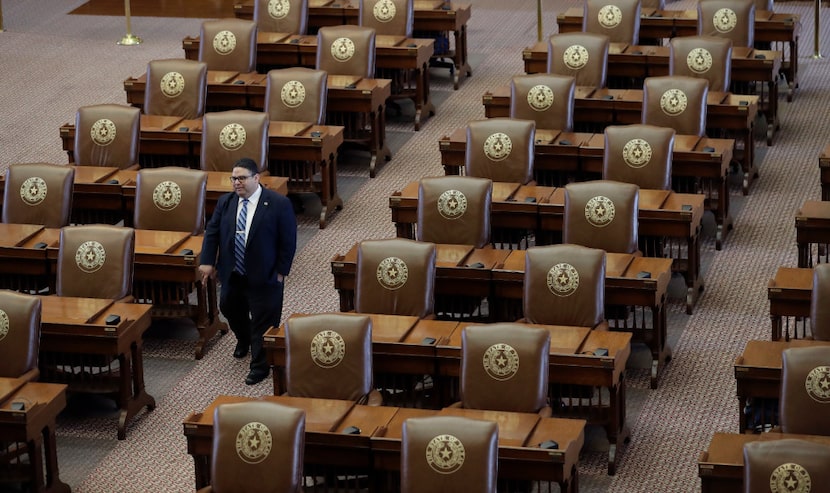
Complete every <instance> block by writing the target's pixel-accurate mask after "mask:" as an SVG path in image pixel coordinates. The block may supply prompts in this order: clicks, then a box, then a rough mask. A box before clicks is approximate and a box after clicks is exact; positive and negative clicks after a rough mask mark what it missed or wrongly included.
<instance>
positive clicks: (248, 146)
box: [200, 110, 268, 172]
mask: <svg viewBox="0 0 830 493" xmlns="http://www.w3.org/2000/svg"><path fill="white" fill-rule="evenodd" d="M243 157H247V158H251V159H253V160H254V161H255V162H256V163H257V166H258V167H259V170H260V172H264V171H265V170H267V169H268V115H267V114H266V113H264V112H261V111H248V110H230V111H220V112H216V113H205V117H204V119H203V123H202V147H201V155H200V160H201V168H202V170H204V171H231V170H233V165H234V163H236V162H237V161H239V160H240V159H242V158H243Z"/></svg>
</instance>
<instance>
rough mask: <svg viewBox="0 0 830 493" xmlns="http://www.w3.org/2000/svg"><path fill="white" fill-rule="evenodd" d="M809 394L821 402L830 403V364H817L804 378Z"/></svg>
mask: <svg viewBox="0 0 830 493" xmlns="http://www.w3.org/2000/svg"><path fill="white" fill-rule="evenodd" d="M804 387H806V389H807V395H809V396H810V398H811V399H813V400H814V401H816V402H818V403H819V404H830V366H817V367H815V368H813V369H812V370H810V373H808V374H807V378H806V379H805V380H804Z"/></svg>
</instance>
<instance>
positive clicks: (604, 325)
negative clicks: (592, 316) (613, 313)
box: [593, 320, 610, 330]
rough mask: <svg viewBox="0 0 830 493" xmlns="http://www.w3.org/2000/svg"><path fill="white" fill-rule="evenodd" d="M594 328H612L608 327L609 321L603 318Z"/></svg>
mask: <svg viewBox="0 0 830 493" xmlns="http://www.w3.org/2000/svg"><path fill="white" fill-rule="evenodd" d="M593 330H610V329H609V327H608V321H607V320H603V321H602V322H600V323H598V324H596V325H595V326H594V328H593Z"/></svg>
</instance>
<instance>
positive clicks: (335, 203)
mask: <svg viewBox="0 0 830 493" xmlns="http://www.w3.org/2000/svg"><path fill="white" fill-rule="evenodd" d="M320 175H321V176H322V177H323V178H322V179H323V183H322V184H321V185H320V186H321V188H322V190H321V194H320V203H321V204H322V206H323V207H322V209H321V210H320V229H324V228H325V227H326V223H327V222H328V219H329V215H331V214H333V213H334V211H335V210H338V211H339V210H341V209H343V199H341V198H340V195H338V194H337V153H336V152H335V153H334V154H332V155H331V156H329V157H328V159H326V158H324V159H323V162H322V164H321V169H320Z"/></svg>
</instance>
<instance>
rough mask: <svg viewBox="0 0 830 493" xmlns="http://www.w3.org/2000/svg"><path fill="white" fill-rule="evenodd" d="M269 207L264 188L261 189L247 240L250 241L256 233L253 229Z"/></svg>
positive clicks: (260, 221)
mask: <svg viewBox="0 0 830 493" xmlns="http://www.w3.org/2000/svg"><path fill="white" fill-rule="evenodd" d="M269 207H271V201H270V200H268V197H266V196H265V189H264V188H263V189H262V193H261V194H260V196H259V202H258V203H257V205H256V211H255V212H254V218H253V220H251V230H250V231H248V240H249V241H250V239H251V238H253V237H254V235H255V234H256V233H255V231H256V230H257V228H258V227H259V225H260V223H262V220H263V219H262V218H263V217H265V215H267V214H268V208H269Z"/></svg>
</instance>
